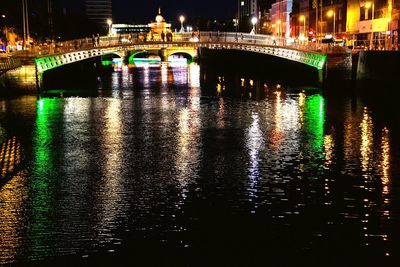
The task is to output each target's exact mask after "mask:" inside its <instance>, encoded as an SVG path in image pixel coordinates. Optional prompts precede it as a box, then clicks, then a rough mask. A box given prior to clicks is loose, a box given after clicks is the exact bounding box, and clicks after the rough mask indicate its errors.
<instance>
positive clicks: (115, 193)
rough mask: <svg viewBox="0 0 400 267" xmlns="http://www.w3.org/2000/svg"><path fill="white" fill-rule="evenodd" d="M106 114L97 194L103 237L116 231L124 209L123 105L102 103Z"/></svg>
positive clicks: (105, 101) (102, 134)
mask: <svg viewBox="0 0 400 267" xmlns="http://www.w3.org/2000/svg"><path fill="white" fill-rule="evenodd" d="M103 103H104V108H105V113H104V117H102V118H101V120H102V121H103V122H104V129H103V131H100V133H101V138H100V139H101V140H102V142H101V146H102V147H103V149H101V151H102V152H103V155H101V158H102V160H104V163H103V164H101V173H102V177H101V178H100V179H101V182H100V185H101V187H100V188H99V194H98V205H99V206H98V207H97V210H98V219H99V221H98V225H97V226H96V231H98V233H99V234H100V235H110V234H111V231H112V230H113V229H114V228H115V227H117V222H116V217H117V215H118V213H119V212H120V211H121V209H122V208H123V207H124V205H123V201H122V200H121V195H122V192H123V187H122V180H121V179H122V175H121V172H122V164H123V153H124V148H123V140H122V136H123V135H122V110H121V108H122V105H121V100H120V99H114V98H108V99H105V100H104V101H103Z"/></svg>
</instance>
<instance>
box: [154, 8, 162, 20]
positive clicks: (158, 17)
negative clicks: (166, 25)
mask: <svg viewBox="0 0 400 267" xmlns="http://www.w3.org/2000/svg"><path fill="white" fill-rule="evenodd" d="M163 21H164V18H163V16H161V8H159V9H158V15H157V16H156V22H157V23H161V22H163Z"/></svg>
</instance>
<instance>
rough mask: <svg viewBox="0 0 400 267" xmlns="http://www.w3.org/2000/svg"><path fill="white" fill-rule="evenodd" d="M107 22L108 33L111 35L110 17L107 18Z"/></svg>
mask: <svg viewBox="0 0 400 267" xmlns="http://www.w3.org/2000/svg"><path fill="white" fill-rule="evenodd" d="M107 24H108V35H109V36H111V25H112V19H107Z"/></svg>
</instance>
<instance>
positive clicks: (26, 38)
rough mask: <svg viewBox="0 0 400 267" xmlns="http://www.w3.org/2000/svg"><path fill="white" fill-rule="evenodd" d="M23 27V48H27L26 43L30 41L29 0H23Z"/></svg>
mask: <svg viewBox="0 0 400 267" xmlns="http://www.w3.org/2000/svg"><path fill="white" fill-rule="evenodd" d="M22 28H23V49H24V50H25V49H26V43H27V42H28V43H29V12H28V1H27V0H22Z"/></svg>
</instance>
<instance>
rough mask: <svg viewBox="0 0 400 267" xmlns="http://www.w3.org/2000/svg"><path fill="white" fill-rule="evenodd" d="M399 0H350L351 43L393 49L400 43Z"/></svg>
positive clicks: (348, 23)
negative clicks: (399, 26)
mask: <svg viewBox="0 0 400 267" xmlns="http://www.w3.org/2000/svg"><path fill="white" fill-rule="evenodd" d="M399 2H400V1H399V0H373V1H372V0H371V1H359V0H348V2H347V22H346V31H347V34H348V36H349V45H351V46H357V47H358V46H360V47H365V48H370V49H392V47H393V46H396V47H397V45H398V24H399V22H398V21H399V16H398V13H399V11H398V8H399Z"/></svg>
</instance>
